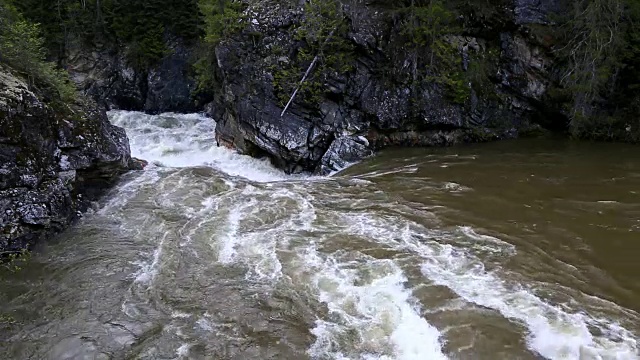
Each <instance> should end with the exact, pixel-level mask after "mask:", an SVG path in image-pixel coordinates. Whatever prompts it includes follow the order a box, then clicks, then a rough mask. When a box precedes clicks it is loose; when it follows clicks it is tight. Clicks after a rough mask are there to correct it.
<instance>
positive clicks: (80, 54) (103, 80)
mask: <svg viewBox="0 0 640 360" xmlns="http://www.w3.org/2000/svg"><path fill="white" fill-rule="evenodd" d="M168 48H169V53H168V54H167V55H166V56H165V57H164V58H163V59H162V60H161V61H160V62H159V64H157V65H155V66H153V67H151V68H148V69H136V68H134V67H131V66H130V65H129V64H128V62H127V60H126V57H125V56H124V55H123V54H124V53H125V52H126V50H125V49H103V48H101V47H100V46H99V45H96V47H95V48H88V47H86V46H85V45H82V44H71V46H69V47H68V54H67V57H66V58H65V59H64V62H65V66H66V68H67V70H68V71H69V73H70V75H71V78H72V79H73V80H74V82H75V83H76V84H77V85H78V87H79V88H80V89H81V90H82V91H83V92H84V93H85V94H86V95H88V96H90V97H92V98H93V99H94V100H95V101H96V102H98V103H99V104H100V105H102V106H103V107H105V108H106V109H123V110H138V111H145V112H149V113H161V112H170V111H171V112H193V111H196V110H197V106H196V104H195V102H194V99H193V98H192V92H193V90H194V89H195V80H194V79H193V77H192V76H190V73H191V61H192V49H191V48H190V47H187V46H186V45H184V43H183V42H182V41H181V40H171V41H168Z"/></svg>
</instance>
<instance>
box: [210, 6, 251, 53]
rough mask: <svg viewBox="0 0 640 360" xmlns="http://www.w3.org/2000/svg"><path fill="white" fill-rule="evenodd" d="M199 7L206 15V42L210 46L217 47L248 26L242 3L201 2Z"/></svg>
mask: <svg viewBox="0 0 640 360" xmlns="http://www.w3.org/2000/svg"><path fill="white" fill-rule="evenodd" d="M198 6H199V7H200V11H201V12H202V14H203V15H204V24H205V41H206V42H208V43H209V44H212V45H217V44H218V43H219V42H220V41H222V40H223V39H225V38H228V37H229V36H231V35H233V34H236V33H239V32H240V31H242V30H243V29H244V28H245V27H246V25H247V19H246V16H244V15H243V10H244V4H242V3H241V2H240V1H234V0H200V1H199V2H198Z"/></svg>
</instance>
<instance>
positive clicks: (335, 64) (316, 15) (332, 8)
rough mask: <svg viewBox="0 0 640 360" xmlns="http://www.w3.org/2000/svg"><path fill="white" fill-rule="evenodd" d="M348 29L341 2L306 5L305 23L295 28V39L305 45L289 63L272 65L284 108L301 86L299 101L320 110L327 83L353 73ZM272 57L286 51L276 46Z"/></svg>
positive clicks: (334, 0) (293, 33)
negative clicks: (313, 64)
mask: <svg viewBox="0 0 640 360" xmlns="http://www.w3.org/2000/svg"><path fill="white" fill-rule="evenodd" d="M348 30H349V26H348V22H347V20H346V17H345V15H344V13H343V11H342V5H341V3H340V2H339V1H336V0H329V1H321V2H313V3H307V4H306V5H305V8H304V18H303V20H302V22H301V23H300V24H297V25H296V26H295V27H294V28H293V29H292V36H293V38H294V39H295V40H297V41H299V42H300V43H302V44H303V45H302V46H301V47H300V48H299V49H297V50H298V51H297V53H296V55H295V57H294V58H293V59H289V60H290V61H289V63H287V64H278V65H273V66H272V67H271V69H270V70H271V71H272V74H273V87H274V91H275V93H276V96H277V97H278V100H279V101H280V105H281V106H282V107H284V106H285V105H286V103H287V102H288V101H289V99H290V97H291V95H292V93H293V92H294V90H295V89H296V88H297V87H298V86H299V87H300V89H299V92H298V95H297V97H296V99H297V100H298V101H300V102H302V103H304V104H306V105H307V106H310V107H317V106H318V105H319V104H320V102H321V101H322V98H323V97H324V95H325V93H326V91H327V88H326V83H327V81H328V80H329V79H330V78H331V77H332V76H335V75H337V74H344V73H347V72H350V71H352V70H353V62H354V61H355V54H354V46H353V44H352V43H351V42H350V41H349V40H348V39H347V38H346V36H347V33H348ZM272 54H273V55H274V57H278V56H279V55H281V54H283V50H282V49H281V48H280V47H274V48H273V49H272ZM316 57H317V59H316ZM314 59H316V62H315V67H314V68H313V69H312V70H311V72H310V74H309V76H308V77H307V79H306V80H305V82H304V83H302V84H300V81H301V79H302V78H303V76H304V74H305V72H306V71H307V69H308V68H309V66H310V65H311V64H312V63H313V61H314Z"/></svg>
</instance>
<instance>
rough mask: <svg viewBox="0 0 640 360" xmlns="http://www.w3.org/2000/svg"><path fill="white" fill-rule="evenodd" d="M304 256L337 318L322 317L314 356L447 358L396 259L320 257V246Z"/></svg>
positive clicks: (315, 330) (405, 359)
mask: <svg viewBox="0 0 640 360" xmlns="http://www.w3.org/2000/svg"><path fill="white" fill-rule="evenodd" d="M352 255H353V254H352ZM302 257H303V259H304V264H305V267H307V266H308V267H310V270H311V271H312V283H313V287H314V288H315V291H317V292H318V297H319V299H320V301H322V302H324V303H325V304H326V305H327V307H328V308H329V312H330V314H329V318H330V319H331V321H329V320H320V319H319V320H317V321H316V325H315V327H314V328H313V329H312V333H313V334H314V335H315V336H316V341H315V342H314V344H313V345H312V346H311V348H310V349H309V350H308V353H309V355H310V356H311V357H314V358H324V357H326V356H327V355H328V356H330V357H331V358H334V359H348V358H365V359H400V360H410V359H434V360H435V359H446V357H445V356H444V354H443V353H442V349H441V344H440V341H439V338H440V333H439V332H438V330H437V329H436V328H434V327H433V326H431V325H430V324H429V323H427V321H426V320H425V319H424V318H423V317H421V316H420V312H419V307H418V304H417V302H416V301H415V300H414V299H413V298H412V296H411V291H410V290H408V289H406V288H405V287H404V283H405V282H406V280H407V279H406V277H405V275H404V274H403V272H402V270H401V269H400V268H399V267H398V265H397V264H395V263H394V262H393V261H392V260H377V259H373V258H370V257H367V256H364V255H361V258H360V259H359V260H351V261H345V260H346V259H345V260H342V259H339V257H340V255H339V254H337V255H336V256H331V255H329V256H325V255H320V254H319V253H318V252H317V251H316V250H315V249H314V248H308V249H306V251H305V253H304V254H303V255H302ZM352 334H356V335H355V336H354V335H352ZM350 337H355V339H352V338H350ZM345 340H346V341H345Z"/></svg>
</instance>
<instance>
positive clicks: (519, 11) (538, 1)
mask: <svg viewBox="0 0 640 360" xmlns="http://www.w3.org/2000/svg"><path fill="white" fill-rule="evenodd" d="M569 3H570V2H569V1H565V0H515V1H514V12H515V15H516V23H517V24H518V25H525V24H544V25H548V24H551V23H553V21H552V19H551V16H550V15H552V14H558V13H560V12H561V11H562V10H566V9H567V8H568V7H567V4H569Z"/></svg>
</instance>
